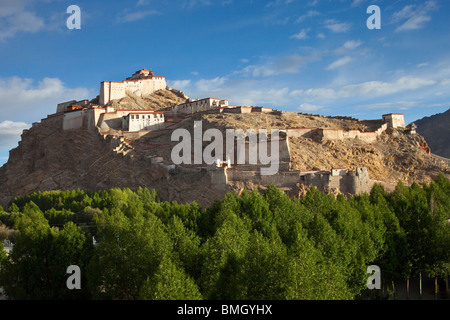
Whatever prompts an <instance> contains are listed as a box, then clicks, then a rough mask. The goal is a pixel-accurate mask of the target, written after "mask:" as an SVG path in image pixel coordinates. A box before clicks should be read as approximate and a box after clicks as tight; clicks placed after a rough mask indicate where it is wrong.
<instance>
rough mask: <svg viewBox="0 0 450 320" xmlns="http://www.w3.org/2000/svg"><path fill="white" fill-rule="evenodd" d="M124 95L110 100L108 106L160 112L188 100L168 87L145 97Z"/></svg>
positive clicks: (182, 94)
mask: <svg viewBox="0 0 450 320" xmlns="http://www.w3.org/2000/svg"><path fill="white" fill-rule="evenodd" d="M126 94H127V96H126V97H124V98H122V99H116V100H112V101H111V102H110V103H109V104H110V105H111V106H112V107H114V108H116V109H136V110H142V109H153V110H162V109H167V108H170V107H172V106H175V105H178V104H181V103H184V102H186V100H187V99H189V97H188V96H186V95H185V94H184V93H183V92H181V91H178V90H175V89H172V88H170V87H167V88H166V89H164V90H158V91H156V92H154V93H152V94H150V95H146V96H138V95H136V94H134V93H132V92H129V91H128V92H126Z"/></svg>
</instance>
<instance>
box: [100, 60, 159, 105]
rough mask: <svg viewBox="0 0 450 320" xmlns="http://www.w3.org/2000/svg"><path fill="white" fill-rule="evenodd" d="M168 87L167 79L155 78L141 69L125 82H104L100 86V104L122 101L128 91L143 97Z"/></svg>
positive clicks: (147, 71) (151, 73)
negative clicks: (116, 100)
mask: <svg viewBox="0 0 450 320" xmlns="http://www.w3.org/2000/svg"><path fill="white" fill-rule="evenodd" d="M166 87H167V84H166V79H165V77H162V76H155V75H154V73H153V72H152V71H151V70H150V71H149V70H147V69H141V70H138V71H136V72H135V73H134V74H133V75H132V76H131V77H129V78H127V79H126V80H124V81H103V82H102V83H101V84H100V99H99V104H100V105H106V104H107V103H108V102H109V101H111V100H115V99H121V98H123V97H125V96H126V91H130V92H132V93H134V94H136V95H138V96H142V95H149V94H152V93H153V92H155V91H158V90H161V89H165V88H166Z"/></svg>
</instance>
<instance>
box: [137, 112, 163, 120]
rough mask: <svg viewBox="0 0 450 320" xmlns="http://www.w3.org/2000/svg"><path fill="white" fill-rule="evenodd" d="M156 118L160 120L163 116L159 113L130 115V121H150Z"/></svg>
mask: <svg viewBox="0 0 450 320" xmlns="http://www.w3.org/2000/svg"><path fill="white" fill-rule="evenodd" d="M154 116H155V117H156V119H162V118H163V117H164V116H163V115H162V114H160V113H157V114H132V115H131V120H135V119H136V120H139V119H142V120H144V119H151V118H153V117H154Z"/></svg>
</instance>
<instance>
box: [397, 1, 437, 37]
mask: <svg viewBox="0 0 450 320" xmlns="http://www.w3.org/2000/svg"><path fill="white" fill-rule="evenodd" d="M436 9H437V4H436V2H435V1H434V0H430V1H426V2H425V3H424V4H423V5H420V6H416V5H407V6H405V7H403V8H402V9H401V10H400V11H397V12H395V13H394V14H393V16H392V18H393V21H394V23H399V22H402V24H401V25H400V26H398V27H397V29H396V30H395V31H408V30H417V29H421V28H423V27H424V26H425V24H426V23H427V22H428V21H430V20H431V17H430V15H429V14H430V12H431V11H434V10H436Z"/></svg>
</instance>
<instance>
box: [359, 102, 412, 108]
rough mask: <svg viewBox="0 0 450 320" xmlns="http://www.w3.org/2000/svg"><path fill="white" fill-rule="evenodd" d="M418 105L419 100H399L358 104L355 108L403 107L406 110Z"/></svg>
mask: <svg viewBox="0 0 450 320" xmlns="http://www.w3.org/2000/svg"><path fill="white" fill-rule="evenodd" d="M418 105H419V102H417V101H398V102H384V103H374V104H365V105H358V106H356V107H354V108H355V109H386V110H393V109H402V110H406V109H409V108H411V107H415V106H418Z"/></svg>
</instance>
